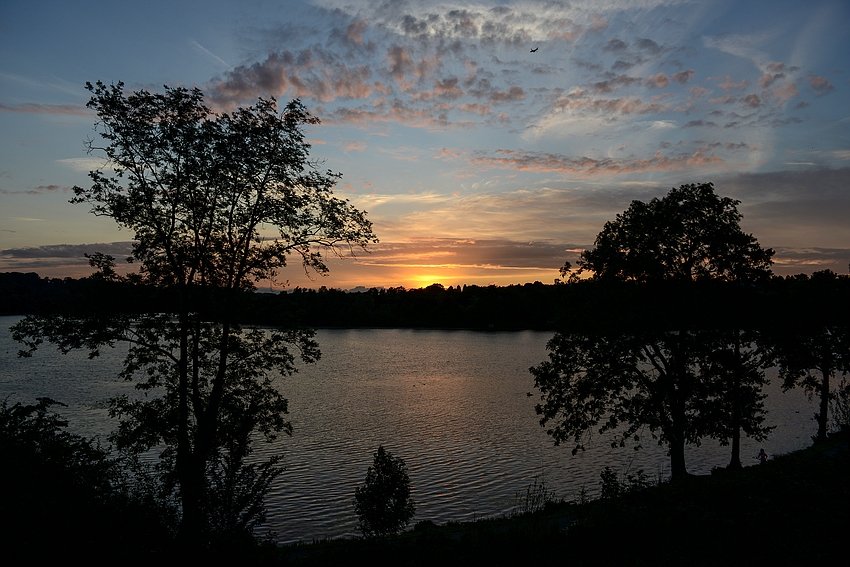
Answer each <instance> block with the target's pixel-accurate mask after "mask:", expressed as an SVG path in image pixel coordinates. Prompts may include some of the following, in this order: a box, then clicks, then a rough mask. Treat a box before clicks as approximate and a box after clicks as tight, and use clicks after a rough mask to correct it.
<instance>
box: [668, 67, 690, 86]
mask: <svg viewBox="0 0 850 567" xmlns="http://www.w3.org/2000/svg"><path fill="white" fill-rule="evenodd" d="M696 74H697V72H696V71H694V70H693V69H687V70H685V71H679V72H678V73H673V74H672V75H670V78H671V79H673V80H674V81H676V82H677V83H680V84H682V85H684V84H687V82H688V81H690V80H691V79H693V78H694V76H695V75H696Z"/></svg>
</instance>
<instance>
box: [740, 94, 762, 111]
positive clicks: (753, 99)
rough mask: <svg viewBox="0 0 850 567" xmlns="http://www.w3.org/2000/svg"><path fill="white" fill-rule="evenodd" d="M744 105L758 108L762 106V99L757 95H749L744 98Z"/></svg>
mask: <svg viewBox="0 0 850 567" xmlns="http://www.w3.org/2000/svg"><path fill="white" fill-rule="evenodd" d="M743 101H744V105H745V106H747V107H749V108H758V107H759V106H761V99H760V98H759V96H758V95H756V94H748V95H747V96H745V97H744V98H743Z"/></svg>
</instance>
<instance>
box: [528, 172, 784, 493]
mask: <svg viewBox="0 0 850 567" xmlns="http://www.w3.org/2000/svg"><path fill="white" fill-rule="evenodd" d="M738 203H739V202H738V201H735V200H733V199H729V198H720V197H718V196H717V195H716V194H715V193H714V187H713V185H712V184H711V183H704V184H699V185H682V186H681V187H679V188H678V189H675V188H674V189H672V190H671V191H670V192H669V193H668V194H667V196H665V197H664V198H662V199H657V198H656V199H652V200H651V201H649V202H648V203H644V202H641V201H632V203H631V205H630V206H629V208H628V209H627V210H626V211H625V212H623V213H622V214H619V215H617V217H616V219H615V220H613V221H609V222H607V223H605V226H604V228H603V229H602V232H600V233H599V235H598V236H597V237H596V241H595V248H594V249H592V250H585V251H584V252H582V254H581V256H580V258H579V261H578V267H579V269H578V272H577V273H576V274H573V275H572V276H570V278H569V280H570V281H571V282H573V283H576V282H577V281H578V275H580V274H581V273H583V272H590V273H591V274H592V280H594V281H595V282H600V283H601V282H611V283H617V282H620V283H628V282H632V283H635V284H641V285H643V286H644V287H646V286H648V285H658V284H660V283H666V284H668V288H669V289H671V290H676V291H677V292H678V291H681V290H684V292H683V293H684V295H683V296H682V297H681V298H680V301H679V302H678V304H677V303H676V302H674V298H673V297H670V298H665V299H660V300H658V299H656V300H658V301H659V303H657V304H655V305H653V306H652V307H653V308H654V311H655V312H654V313H652V314H651V315H650V317H651V318H652V320H648V321H641V320H636V318H635V317H634V316H630V315H629V314H628V313H614V314H612V315H611V316H609V317H608V323H607V324H599V323H598V322H596V321H592V320H585V321H572V323H573V324H572V325H571V327H570V328H569V329H568V330H563V331H560V332H558V333H557V334H556V335H555V337H554V338H553V339H552V340H551V341H550V342H549V344H548V345H547V348H548V350H549V351H550V354H549V360H548V361H546V362H543V363H541V364H540V365H538V366H535V367H532V368H531V372H532V374H533V375H534V378H535V386H536V387H537V388H538V389H539V390H540V392H541V399H542V401H543V403H542V404H539V405H538V406H537V413H538V414H539V415H541V416H542V417H541V420H540V423H541V425H544V426H545V425H546V424H547V423H549V422H553V423H554V424H555V426H554V427H553V428H551V429H549V430H548V433H549V434H550V435H552V437H553V438H554V440H555V442H556V443H558V442H561V441H565V440H568V439H572V440H573V442H575V447H574V451H575V450H578V449H581V448H583V445H584V442H585V441H586V439H587V437H588V436H589V434H590V432H591V431H592V430H593V429H594V428H596V427H597V426H599V424H600V423H602V427H601V429H600V432H606V431H609V430H615V429H617V428H621V425H625V427H624V428H621V432H622V437H621V440H620V443H625V441H626V440H627V439H628V438H629V437H632V436H634V435H635V434H636V433H637V432H638V431H639V430H640V429H641V428H643V427H647V428H649V430H650V431H651V432H652V433H653V435H655V434H656V433H657V434H658V440H659V443H665V444H667V446H668V448H669V451H670V469H671V474H672V477H673V478H674V479H677V478H680V477H683V476H685V475H687V469H686V467H685V444H686V443H693V442H699V439H700V437H701V436H702V435H703V434H710V435H714V434H715V433H716V432H715V431H711V430H708V429H707V428H706V427H705V423H703V422H701V421H700V420H701V419H702V416H701V412H700V409H699V407H698V405H697V401H698V400H697V398H696V396H697V394H698V392H699V388H698V387H697V383H696V382H697V380H698V359H699V352H700V350H699V340H698V338H697V336H696V333H695V332H694V329H693V326H694V324H695V322H694V321H691V320H690V319H689V316H688V312H687V311H686V310H688V309H690V305H691V304H693V302H694V300H696V299H697V298H696V297H688V293H689V291H688V290H691V289H692V288H693V284H694V282H704V281H706V280H711V281H724V282H753V281H758V280H760V279H764V278H766V277H767V276H769V274H770V270H769V266H770V264H771V260H770V258H771V256H772V255H773V251H772V250H770V249H767V250H765V249H762V248H761V247H760V246H759V244H758V242H757V241H756V239H755V238H754V237H753V236H752V235H750V234H746V233H744V232H743V231H742V230H741V227H740V225H739V221H740V219H741V214H740V213H739V212H738V210H737V205H738ZM570 272H571V266H570V264H569V263H567V264H565V266H564V268H563V269H562V276H563V277H566V276H567V275H568V274H570ZM676 282H678V283H680V284H681V286H680V287H678V288H673V287H669V284H675V283H676ZM657 297H658V296H657V295H655V296H653V295H650V294H646V295H645V296H644V297H643V298H636V300H637V301H641V300H643V299H647V298H650V299H652V298H657ZM682 299H684V300H682ZM622 307H624V308H625V309H626V310H627V311H628V310H633V309H638V310H639V309H643V308H644V306H642V305H623V306H622ZM592 316H593V315H591V317H592Z"/></svg>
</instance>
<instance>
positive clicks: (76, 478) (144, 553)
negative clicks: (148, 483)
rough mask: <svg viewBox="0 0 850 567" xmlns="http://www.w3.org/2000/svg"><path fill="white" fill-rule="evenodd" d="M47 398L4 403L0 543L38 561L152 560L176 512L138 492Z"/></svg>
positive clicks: (167, 540)
mask: <svg viewBox="0 0 850 567" xmlns="http://www.w3.org/2000/svg"><path fill="white" fill-rule="evenodd" d="M55 405H62V404H60V403H59V402H55V401H54V400H51V399H49V398H40V399H39V400H38V401H37V403H35V404H28V405H25V404H21V403H15V404H9V403H8V400H3V401H0V485H2V486H3V487H4V494H3V498H2V499H0V517H2V518H3V519H4V522H3V523H4V528H3V530H2V535H0V540H2V541H3V542H4V547H5V548H6V549H7V550H14V555H15V556H17V557H18V558H19V559H23V558H27V560H28V561H31V562H33V563H43V562H45V561H47V562H50V561H54V560H57V561H58V560H66V559H67V558H68V557H69V556H77V557H91V556H92V555H93V554H97V553H103V554H104V556H107V555H108V556H111V557H115V558H123V559H124V560H126V559H132V561H133V562H140V563H144V562H146V561H152V560H153V559H154V557H155V555H152V554H155V553H156V552H157V551H162V550H166V549H168V548H169V547H170V545H171V542H172V540H173V536H174V529H175V527H176V526H175V518H176V510H174V509H172V508H169V507H168V506H166V505H164V503H163V502H161V501H157V500H156V499H152V498H150V495H149V494H146V493H145V492H144V491H140V490H138V487H136V486H134V485H133V484H132V482H131V481H132V479H131V478H129V477H128V475H127V474H126V470H127V469H126V467H125V466H123V465H122V463H119V462H118V461H116V460H115V459H114V458H113V457H112V456H110V455H109V453H108V452H107V451H106V450H104V449H103V448H101V447H100V446H99V445H98V444H97V443H95V442H92V441H90V440H87V439H85V438H83V437H81V436H79V435H75V434H73V433H69V432H68V431H67V430H66V427H67V421H65V420H63V419H62V418H61V417H60V416H59V415H57V414H56V413H54V412H52V411H51V407H52V406H55Z"/></svg>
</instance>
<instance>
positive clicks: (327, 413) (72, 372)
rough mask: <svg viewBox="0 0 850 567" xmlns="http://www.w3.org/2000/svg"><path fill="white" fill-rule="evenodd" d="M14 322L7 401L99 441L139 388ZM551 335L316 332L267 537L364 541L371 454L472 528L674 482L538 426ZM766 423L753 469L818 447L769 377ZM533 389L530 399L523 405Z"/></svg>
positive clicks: (622, 455) (658, 466) (798, 400)
mask: <svg viewBox="0 0 850 567" xmlns="http://www.w3.org/2000/svg"><path fill="white" fill-rule="evenodd" d="M17 320H18V318H17V317H0V397H1V398H8V400H9V403H14V402H16V401H22V402H25V403H32V402H33V401H34V398H35V397H37V396H50V397H52V398H54V399H57V400H59V401H62V402H64V403H66V404H68V407H67V408H59V409H60V413H61V414H62V415H63V416H65V417H66V418H67V419H68V420H69V421H70V427H69V429H71V430H72V431H73V432H75V433H79V434H82V435H85V436H88V437H91V436H96V435H100V436H102V437H104V438H105V436H106V434H107V433H108V432H109V431H110V430H111V429H112V427H113V426H114V423H113V422H112V421H111V420H110V419H109V417H108V416H107V414H106V410H105V409H104V400H105V399H107V398H109V397H111V396H115V395H118V394H120V393H124V392H128V391H132V387H133V384H132V383H126V382H121V381H118V379H117V378H115V376H116V375H117V373H118V371H119V369H120V366H121V360H122V350H121V349H120V348H116V349H104V351H102V356H101V357H100V358H99V359H95V360H88V359H87V356H86V354H85V353H83V352H73V353H70V354H68V355H66V356H63V355H61V354H59V353H58V352H56V351H55V349H54V348H53V347H52V346H51V345H44V346H42V348H41V349H39V351H38V352H36V353H35V354H34V356H33V357H32V358H30V359H19V358H17V357H16V352H17V351H18V349H19V348H20V345H19V344H18V343H15V342H14V341H13V340H12V339H11V336H10V334H9V331H8V329H9V326H10V325H12V324H13V323H14V322H16V321H17ZM551 336H552V333H551V332H539V331H520V332H494V333H487V332H475V331H441V330H409V329H356V330H339V329H320V330H319V331H318V332H317V339H318V341H319V344H320V346H321V349H322V358H321V360H320V361H319V362H318V363H317V364H315V365H312V366H303V365H302V367H301V370H300V371H299V372H298V373H297V374H296V375H294V376H291V377H282V378H279V379H278V384H279V387H280V389H281V391H282V392H283V393H284V394H285V396H286V397H287V398H288V399H289V403H290V405H289V409H290V415H289V418H290V420H291V421H292V425H293V429H294V431H293V435H292V437H287V436H283V437H282V438H281V439H280V440H279V441H277V442H275V443H274V444H272V445H266V446H262V451H261V454H281V455H283V457H284V464H285V466H286V469H287V470H286V472H285V473H284V474H283V475H282V476H281V477H280V478H279V479H278V481H277V482H276V483H275V485H274V486H273V488H272V491H271V493H270V494H269V497H268V500H267V501H268V508H269V515H268V522H267V524H266V525H265V527H264V530H271V531H273V532H275V533H276V534H277V539H278V540H279V541H280V542H281V543H289V542H294V541H298V540H303V541H310V540H311V539H313V538H321V537H341V536H345V537H351V536H355V535H357V533H356V531H355V528H356V517H355V515H354V506H353V499H354V489H355V487H357V486H358V485H359V484H361V483H362V482H363V479H364V477H365V475H366V469H367V468H368V467H369V465H370V464H371V462H372V454H373V453H374V451H375V450H376V449H377V447H378V445H379V444H382V445H383V446H384V447H385V448H386V449H387V450H389V451H391V452H392V453H393V454H394V455H396V456H398V457H401V458H403V459H404V460H405V461H406V463H407V467H408V471H409V474H410V479H411V484H412V497H413V499H414V500H415V501H416V504H417V512H416V517H415V518H414V522H415V521H420V520H425V519H428V520H433V521H434V522H437V523H444V522H446V521H449V520H456V521H465V520H472V519H474V518H476V517H483V516H496V515H499V514H504V513H509V512H510V511H511V510H512V509H513V508H514V506H515V505H516V504H517V493H518V492H522V493H523V494H524V492H525V489H526V487H527V486H528V485H529V484H531V483H532V482H533V481H534V480H535V478H536V477H539V478H542V479H543V480H544V481H545V484H546V486H547V487H548V488H550V489H553V490H555V491H556V493H557V495H558V496H562V497H566V498H567V499H572V498H577V495H578V493H579V491H580V490H581V489H582V487H584V488H585V489H586V490H587V492H588V493H589V494H590V495H594V494H596V493H597V492H598V488H599V474H600V472H601V471H602V469H603V468H604V467H605V466H611V467H612V468H613V469H614V470H616V471H618V472H621V473H622V472H625V471H631V472H635V471H637V470H639V469H643V470H644V471H645V472H646V473H647V474H648V475H649V476H650V477H653V478H655V477H662V478H663V477H666V476H667V473H668V467H669V465H668V463H669V459H668V458H667V457H666V456H665V451H664V449H663V448H660V447H657V446H654V445H653V446H648V447H645V448H644V449H642V450H640V451H634V450H633V449H631V448H629V447H626V448H616V449H612V448H611V446H610V443H609V442H608V439H607V438H603V437H600V436H597V437H596V438H595V439H594V441H593V442H592V443H591V444H590V445H589V446H588V450H587V451H585V452H582V453H579V454H578V455H576V456H572V455H571V454H570V448H569V447H555V446H554V445H553V443H552V441H551V439H550V438H549V437H548V436H547V435H546V434H545V431H544V430H543V428H541V427H540V425H539V424H538V418H537V415H536V414H535V412H534V406H535V404H536V403H537V402H538V401H539V395H538V394H537V393H536V391H535V390H534V388H533V384H534V381H533V378H532V376H531V374H530V373H529V372H528V368H529V367H530V366H532V365H535V364H537V363H539V362H541V361H542V360H544V359H545V358H546V349H545V347H546V342H547V341H548V340H549V339H550V338H551ZM768 375H769V376H770V377H771V378H772V383H771V385H770V386H769V387H768V389H767V392H768V399H767V402H766V405H767V407H768V409H769V412H770V413H769V416H768V420H769V422H770V423H771V424H773V425H777V426H778V427H777V429H776V430H775V431H774V432H773V434H772V435H771V438H770V439H769V440H768V441H766V442H764V443H760V444H756V443H754V442H753V441H751V440H750V439H747V438H744V439H743V440H742V449H741V458H742V460H743V461H744V463H745V465H749V464H756V462H757V461H756V460H755V455H756V453H757V452H758V448H759V447H764V448H765V450H766V451H767V453H768V454H769V455H774V454H781V453H786V452H790V451H793V450H796V449H799V448H802V447H804V446H806V445H808V444H810V443H811V436H812V435H813V434H814V433H815V432H816V430H817V427H816V424H815V423H814V421H813V420H812V415H813V413H814V411H815V407H814V405H813V404H812V403H811V402H809V401H808V400H807V399H806V397H805V395H804V394H803V393H802V392H801V391H799V390H792V391H790V392H788V393H782V391H781V388H780V387H779V385H778V384H777V380H776V372H775V370H772V371H769V372H768ZM528 392H531V393H532V394H533V395H532V396H531V397H529V396H528V395H527V393H528ZM729 455H730V450H729V448H728V447H721V446H719V444H718V443H716V442H713V441H711V440H708V441H706V442H704V443H703V444H702V445H701V446H700V447H693V446H691V447H688V450H687V465H688V470H689V471H690V472H692V473H697V474H707V473H709V472H710V471H711V468H712V467H715V466H725V465H726V464H728V461H729Z"/></svg>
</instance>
